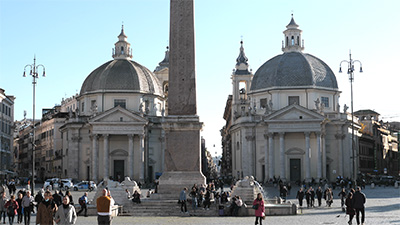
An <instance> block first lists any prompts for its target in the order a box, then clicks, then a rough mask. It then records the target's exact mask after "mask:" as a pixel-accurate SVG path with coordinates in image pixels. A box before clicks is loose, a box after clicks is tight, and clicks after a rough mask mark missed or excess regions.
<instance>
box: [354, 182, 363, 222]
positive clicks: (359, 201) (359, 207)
mask: <svg viewBox="0 0 400 225" xmlns="http://www.w3.org/2000/svg"><path fill="white" fill-rule="evenodd" d="M365 202H366V197H365V194H364V193H362V192H361V188H360V187H357V189H356V192H355V193H354V195H353V207H354V209H355V210H356V220H357V224H360V217H359V216H360V212H361V223H362V224H364V221H365V208H364V204H365Z"/></svg>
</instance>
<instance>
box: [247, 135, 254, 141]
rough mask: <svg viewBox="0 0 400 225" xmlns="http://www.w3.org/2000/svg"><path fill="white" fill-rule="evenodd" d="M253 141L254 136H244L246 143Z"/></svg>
mask: <svg viewBox="0 0 400 225" xmlns="http://www.w3.org/2000/svg"><path fill="white" fill-rule="evenodd" d="M254 139H255V136H254V135H248V136H246V140H247V141H253V140H254Z"/></svg>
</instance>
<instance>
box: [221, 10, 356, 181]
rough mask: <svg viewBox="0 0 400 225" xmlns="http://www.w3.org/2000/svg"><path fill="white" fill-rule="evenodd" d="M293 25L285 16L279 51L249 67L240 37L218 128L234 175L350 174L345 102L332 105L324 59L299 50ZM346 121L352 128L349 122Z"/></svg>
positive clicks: (335, 94)
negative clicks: (255, 67) (222, 120)
mask: <svg viewBox="0 0 400 225" xmlns="http://www.w3.org/2000/svg"><path fill="white" fill-rule="evenodd" d="M298 27H299V26H298V25H297V24H296V22H295V21H294V18H293V17H292V19H291V21H290V23H289V24H288V25H287V26H286V28H287V29H286V30H285V31H284V32H283V33H284V41H283V43H282V51H283V54H281V55H278V56H275V57H273V58H271V59H270V60H268V61H267V62H265V63H264V64H263V65H262V66H261V67H260V68H258V70H257V71H256V73H255V74H253V73H252V72H251V70H249V65H248V62H247V61H248V58H247V57H246V55H245V53H244V47H243V42H241V47H240V52H239V56H238V58H237V60H236V62H237V63H236V66H235V69H234V71H233V73H232V75H231V79H232V86H233V89H232V99H231V101H229V100H228V102H227V106H226V108H225V113H224V118H225V120H226V121H227V122H226V126H225V127H224V128H223V129H222V132H221V133H222V135H223V146H224V153H223V154H224V157H226V159H228V155H231V156H230V157H231V160H232V163H231V167H232V169H231V171H232V176H234V177H235V178H243V177H244V176H250V175H251V176H254V177H255V178H256V179H257V180H259V181H269V180H271V179H273V178H280V179H281V180H283V181H303V180H305V181H311V180H312V179H313V178H314V179H315V180H317V181H318V180H323V179H327V180H334V179H335V178H336V177H337V176H343V177H349V178H353V176H354V172H353V169H352V168H353V165H354V163H356V162H355V161H353V160H351V159H352V156H353V151H352V150H351V126H350V124H351V115H350V114H349V113H348V112H347V108H348V107H347V106H344V107H343V109H342V111H341V110H340V105H339V96H340V91H339V89H338V85H337V81H336V77H335V75H334V73H333V72H332V70H331V69H330V68H329V66H328V65H326V63H324V62H323V61H322V60H320V59H319V58H317V57H315V56H313V55H310V54H307V53H303V50H304V43H303V41H302V39H301V34H302V30H300V29H299V28H298ZM227 109H229V113H230V114H231V115H229V116H228V113H227ZM354 129H355V133H356V136H358V133H357V130H358V129H359V126H358V125H357V123H355V125H354ZM225 155H227V156H225ZM225 167H227V166H225Z"/></svg>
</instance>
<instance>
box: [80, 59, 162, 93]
mask: <svg viewBox="0 0 400 225" xmlns="http://www.w3.org/2000/svg"><path fill="white" fill-rule="evenodd" d="M161 90H162V89H161V87H160V84H159V82H158V80H157V78H156V77H155V75H154V74H153V73H152V72H151V71H150V70H149V69H147V68H146V67H144V66H142V65H140V64H139V63H137V62H135V61H131V60H127V59H114V60H111V61H108V62H106V63H104V64H103V65H101V66H100V67H98V68H97V69H95V70H94V71H93V72H92V73H90V74H89V76H88V77H87V78H86V80H85V82H83V85H82V88H81V92H80V94H81V95H84V94H90V93H99V92H100V93H104V92H125V93H133V92H138V93H149V94H156V95H162V91H161Z"/></svg>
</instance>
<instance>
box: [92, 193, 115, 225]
mask: <svg viewBox="0 0 400 225" xmlns="http://www.w3.org/2000/svg"><path fill="white" fill-rule="evenodd" d="M96 203H97V222H98V224H99V225H111V222H112V217H111V215H112V213H111V210H112V207H113V206H114V199H113V198H112V197H111V193H110V191H109V190H107V189H103V192H102V196H100V197H99V198H97V200H96Z"/></svg>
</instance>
